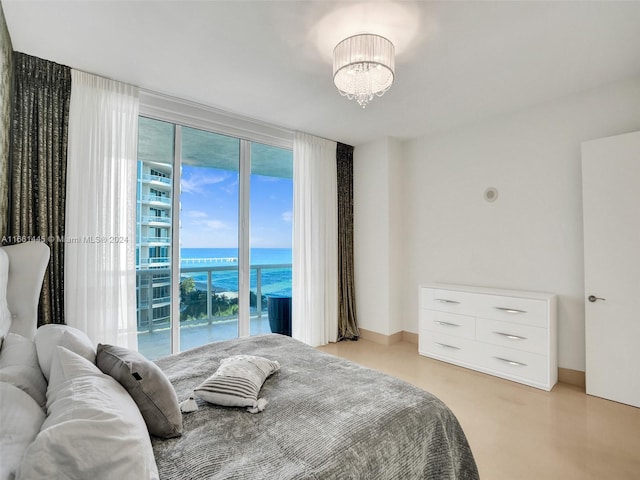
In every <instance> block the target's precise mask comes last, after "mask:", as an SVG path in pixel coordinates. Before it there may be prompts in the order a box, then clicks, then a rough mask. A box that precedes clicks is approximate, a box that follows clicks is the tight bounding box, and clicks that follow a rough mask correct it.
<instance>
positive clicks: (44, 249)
mask: <svg viewBox="0 0 640 480" xmlns="http://www.w3.org/2000/svg"><path fill="white" fill-rule="evenodd" d="M1 248H2V249H3V250H4V251H5V252H6V253H7V256H8V257H9V280H8V283H7V303H8V305H9V310H10V311H11V327H10V328H9V331H10V332H12V333H17V334H19V335H22V336H24V337H27V338H30V339H33V337H34V335H35V334H36V329H37V328H38V302H39V299H40V290H42V279H43V278H44V272H45V270H46V269H47V265H48V264H49V255H50V252H49V247H48V246H47V244H46V243H43V242H25V243H19V244H17V245H9V246H6V247H1Z"/></svg>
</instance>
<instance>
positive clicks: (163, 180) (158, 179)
mask: <svg viewBox="0 0 640 480" xmlns="http://www.w3.org/2000/svg"><path fill="white" fill-rule="evenodd" d="M140 178H141V179H142V181H143V182H149V183H155V184H161V185H168V186H171V179H170V178H169V177H162V176H160V175H150V174H148V173H144V174H142V175H140Z"/></svg>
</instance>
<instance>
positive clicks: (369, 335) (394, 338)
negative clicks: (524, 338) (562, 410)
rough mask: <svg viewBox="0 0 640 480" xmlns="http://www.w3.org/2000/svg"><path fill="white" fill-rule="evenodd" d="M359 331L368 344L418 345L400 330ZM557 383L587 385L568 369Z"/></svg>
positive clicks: (581, 376) (413, 335)
mask: <svg viewBox="0 0 640 480" xmlns="http://www.w3.org/2000/svg"><path fill="white" fill-rule="evenodd" d="M359 330H360V338H362V339H363V340H369V341H370V342H373V343H377V344H379V345H384V346H386V347H388V346H390V345H393V344H394V343H398V342H401V341H402V342H409V343H413V344H415V345H417V344H418V334H417V333H411V332H407V331H404V330H402V331H401V332H396V333H394V334H393V335H384V334H382V333H378V332H374V331H371V330H366V329H364V328H359ZM558 382H561V383H567V384H569V385H574V386H576V387H581V388H585V387H586V384H587V382H586V377H585V373H584V372H581V371H580V370H571V369H570V368H558Z"/></svg>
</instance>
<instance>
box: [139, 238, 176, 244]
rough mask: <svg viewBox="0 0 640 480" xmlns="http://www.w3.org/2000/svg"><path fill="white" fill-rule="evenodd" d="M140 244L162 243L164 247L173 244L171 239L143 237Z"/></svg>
mask: <svg viewBox="0 0 640 480" xmlns="http://www.w3.org/2000/svg"><path fill="white" fill-rule="evenodd" d="M140 243H162V244H163V245H165V244H169V243H171V238H169V237H142V240H141V242H140Z"/></svg>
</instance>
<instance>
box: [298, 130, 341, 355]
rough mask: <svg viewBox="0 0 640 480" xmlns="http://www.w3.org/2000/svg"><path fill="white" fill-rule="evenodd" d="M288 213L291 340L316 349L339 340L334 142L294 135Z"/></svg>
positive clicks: (309, 136)
mask: <svg viewBox="0 0 640 480" xmlns="http://www.w3.org/2000/svg"><path fill="white" fill-rule="evenodd" d="M293 212H294V213H293V215H294V222H293V314H292V326H291V327H292V336H293V337H294V338H297V339H298V340H301V341H303V342H305V343H308V344H309V345H312V346H314V347H315V346H318V345H324V344H326V343H328V342H335V341H336V340H337V336H338V201H337V167H336V142H331V141H329V140H324V139H322V138H317V137H314V136H311V135H307V134H303V133H296V136H295V139H294V143H293Z"/></svg>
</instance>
